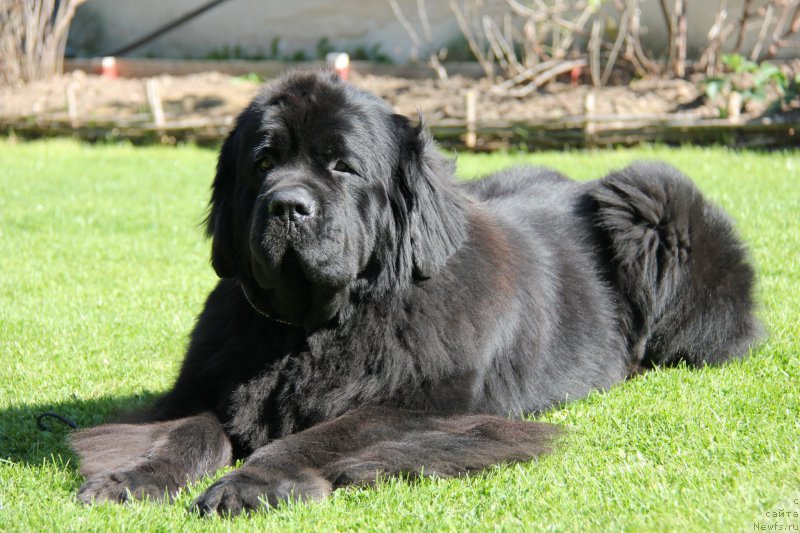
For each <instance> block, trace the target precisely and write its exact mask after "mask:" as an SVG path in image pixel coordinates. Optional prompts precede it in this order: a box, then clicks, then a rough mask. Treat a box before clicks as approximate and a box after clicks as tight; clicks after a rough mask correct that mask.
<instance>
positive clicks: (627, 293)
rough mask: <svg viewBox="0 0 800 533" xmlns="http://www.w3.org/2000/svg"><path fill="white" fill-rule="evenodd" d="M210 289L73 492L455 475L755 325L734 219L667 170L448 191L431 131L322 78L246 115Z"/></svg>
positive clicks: (508, 180)
mask: <svg viewBox="0 0 800 533" xmlns="http://www.w3.org/2000/svg"><path fill="white" fill-rule="evenodd" d="M208 233H209V235H210V236H211V237H212V238H213V246H212V264H213V266H214V269H215V270H216V272H217V273H218V274H219V276H220V277H221V278H222V280H221V281H220V282H219V284H218V285H217V287H216V289H215V290H214V291H213V292H212V293H211V295H210V296H209V298H208V301H207V302H206V305H205V309H204V310H203V312H202V314H201V315H200V318H199V319H198V322H197V326H196V327H195V330H194V332H193V333H192V336H191V343H190V346H189V350H188V354H187V355H186V360H185V361H184V364H183V368H182V369H181V372H180V375H179V376H178V379H177V382H176V383H175V386H174V387H173V389H172V390H171V391H170V392H168V393H167V394H166V395H165V396H164V397H163V398H161V400H160V401H158V402H157V404H156V405H155V406H154V408H153V409H152V410H151V411H150V412H148V413H146V414H143V415H140V416H139V418H138V419H137V420H136V423H126V424H111V425H105V426H100V427H96V428H93V429H89V430H85V431H82V432H79V433H77V434H76V435H75V436H74V438H73V441H72V443H73V447H74V449H75V450H76V452H77V453H78V454H79V455H80V457H81V459H82V472H83V473H84V474H85V475H86V476H87V481H86V483H85V484H84V486H83V487H82V488H81V490H80V493H79V497H80V499H81V500H82V501H84V502H91V501H96V500H112V501H124V500H126V499H127V498H129V497H134V498H141V497H152V498H159V497H163V496H164V495H165V493H166V494H167V495H168V496H171V495H173V494H174V493H175V492H176V491H177V490H178V489H179V488H180V487H181V486H183V485H185V484H186V483H187V482H189V481H192V480H195V479H197V478H198V477H200V476H202V475H204V474H208V473H213V472H214V471H215V470H216V469H218V468H220V467H222V466H225V465H230V464H231V463H232V461H233V460H235V459H237V458H247V461H246V462H245V463H244V466H243V467H242V468H239V469H238V470H235V471H233V472H232V473H230V474H228V475H226V476H224V477H222V478H221V479H220V480H219V481H217V482H216V483H215V484H214V485H212V486H211V487H210V488H209V489H208V490H206V492H205V493H204V494H203V495H202V496H201V497H200V498H199V499H198V500H197V501H196V502H195V507H196V509H197V510H199V511H200V512H202V513H215V512H216V513H232V514H236V513H239V512H241V511H242V510H247V509H256V508H259V507H266V506H273V505H276V504H278V503H279V502H280V501H284V500H288V499H295V500H306V499H316V498H322V497H325V496H326V495H328V494H329V493H330V492H331V490H333V489H334V488H336V487H339V486H343V485H348V484H353V483H362V484H363V483H370V482H373V481H374V480H375V479H376V476H377V475H394V474H398V473H405V474H409V475H420V474H425V475H431V474H433V475H441V476H452V475H461V474H464V473H468V472H471V471H475V470H479V469H481V468H485V467H487V466H489V465H492V464H495V463H498V462H507V461H525V460H528V459H530V458H531V457H534V456H536V455H537V454H540V453H544V452H546V451H547V450H548V447H549V445H550V443H551V440H552V438H553V437H554V436H555V435H556V434H557V430H556V429H554V428H553V426H550V425H547V424H542V423H535V422H525V421H519V420H511V419H509V418H508V416H509V415H513V416H519V415H522V414H523V413H531V412H537V411H541V410H543V409H546V408H548V407H550V406H552V405H554V404H557V403H559V402H563V401H565V400H568V399H569V400H571V399H574V398H580V397H582V396H584V395H586V394H587V393H588V392H589V391H592V390H595V389H606V388H608V387H610V386H611V385H613V384H615V383H618V382H620V381H622V380H624V379H626V377H628V376H629V375H631V374H632V373H635V372H638V371H639V370H640V369H642V368H647V367H651V366H653V365H666V364H671V363H675V362H678V361H686V362H687V363H688V364H691V365H702V364H704V363H717V362H721V361H724V360H726V359H728V358H730V357H735V356H740V355H742V354H744V353H746V352H747V350H748V347H749V346H750V344H751V343H752V342H753V340H754V339H755V338H756V336H757V335H758V332H759V325H758V322H757V321H756V319H755V318H754V317H753V299H752V290H753V284H754V275H753V269H752V268H751V267H750V265H749V264H748V260H747V254H746V251H745V249H744V247H743V245H742V244H741V243H740V242H739V240H738V239H737V238H736V236H735V235H734V231H733V227H732V224H731V222H730V220H729V219H728V217H727V216H726V215H725V214H724V213H722V212H721V211H720V210H719V209H717V208H715V207H713V206H712V205H709V204H708V203H707V202H706V201H705V200H703V198H702V197H701V195H700V193H699V192H698V190H697V189H696V188H695V187H694V186H693V185H692V184H691V183H690V182H689V181H688V180H687V179H686V178H685V177H683V176H682V175H681V174H680V173H679V172H678V171H676V170H675V169H673V168H671V167H669V166H666V165H663V164H637V165H633V166H631V167H628V168H626V169H624V170H622V171H619V172H616V173H613V174H611V175H609V176H607V177H605V178H603V179H601V180H599V181H595V182H589V183H577V182H573V181H570V180H568V179H566V178H564V177H563V176H561V175H559V174H557V173H556V172H553V171H550V170H544V169H534V168H520V169H516V170H512V171H509V172H504V173H500V174H496V175H493V176H489V177H487V178H484V179H482V180H480V181H475V182H471V183H466V184H463V185H457V184H456V183H455V182H454V181H453V167H452V164H451V163H450V162H449V161H447V160H446V159H445V158H444V157H443V156H442V155H440V153H439V152H438V151H437V149H436V147H435V145H434V144H433V142H432V141H431V139H430V135H429V134H428V132H427V131H426V130H425V128H424V127H423V126H421V125H420V126H417V127H414V126H412V125H410V124H409V121H408V120H407V119H406V118H404V117H401V116H398V115H395V114H393V113H392V110H391V109H390V108H389V106H388V105H387V104H386V103H384V102H383V101H381V100H380V99H378V98H376V97H374V96H372V95H370V94H367V93H364V92H362V91H360V90H358V89H356V88H354V87H352V86H350V85H347V84H345V83H343V82H341V81H339V80H338V79H336V78H335V77H333V76H332V75H328V74H324V73H295V74H291V75H288V76H284V77H283V78H281V79H279V80H277V81H275V82H274V83H272V84H270V85H269V86H268V87H266V88H265V89H264V90H263V91H262V92H261V94H260V95H259V96H258V97H256V99H255V100H254V101H253V102H252V103H251V104H250V106H249V107H247V109H245V110H244V112H243V113H242V114H241V115H240V116H239V119H238V121H237V124H236V127H235V128H234V130H233V131H232V132H231V134H230V135H229V137H228V139H227V140H226V141H225V144H224V146H223V147H222V152H221V154H220V158H219V164H218V167H217V175H216V178H215V180H214V185H213V193H212V197H211V210H210V214H209V217H208Z"/></svg>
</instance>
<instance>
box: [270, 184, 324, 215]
mask: <svg viewBox="0 0 800 533" xmlns="http://www.w3.org/2000/svg"><path fill="white" fill-rule="evenodd" d="M267 210H268V212H269V216H271V217H277V218H280V219H281V220H283V221H284V222H289V221H291V222H303V221H305V220H307V219H309V218H311V217H313V216H314V214H315V213H316V211H317V203H316V202H315V201H314V198H312V197H311V193H310V192H309V191H308V189H306V188H305V187H290V188H288V189H281V190H278V191H274V192H272V193H270V194H269V196H267Z"/></svg>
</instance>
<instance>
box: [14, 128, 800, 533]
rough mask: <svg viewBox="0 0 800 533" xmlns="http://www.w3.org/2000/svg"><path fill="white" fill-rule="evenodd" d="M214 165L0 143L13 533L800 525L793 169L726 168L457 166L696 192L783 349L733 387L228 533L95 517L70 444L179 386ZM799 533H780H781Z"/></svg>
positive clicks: (722, 163)
mask: <svg viewBox="0 0 800 533" xmlns="http://www.w3.org/2000/svg"><path fill="white" fill-rule="evenodd" d="M215 157H216V154H215V153H214V152H212V151H209V150H204V149H199V148H194V147H182V148H177V149H175V148H160V147H150V148H133V147H130V146H125V145H110V146H86V145H82V144H78V143H75V142H71V141H47V142H35V143H29V144H25V143H23V144H13V143H9V142H0V273H1V274H0V529H3V530H9V529H10V530H64V529H81V530H103V531H106V530H129V531H138V530H203V529H208V530H220V529H223V530H226V529H229V528H230V529H233V530H240V529H241V530H248V531H250V530H261V531H263V530H286V529H288V530H299V531H316V530H320V531H340V530H406V531H417V530H434V529H435V530H454V531H461V530H486V529H495V528H497V529H504V530H508V531H516V530H520V529H525V530H540V529H555V530H586V531H594V530H609V529H611V530H619V529H625V530H633V531H650V530H683V531H699V530H708V529H715V530H719V531H728V530H753V527H754V524H758V523H764V524H767V523H775V522H776V520H777V521H778V522H780V523H783V524H785V525H791V524H800V519H799V518H793V516H794V515H789V514H788V513H784V517H783V518H773V517H771V515H769V514H768V513H770V512H772V511H775V512H778V511H780V510H783V511H789V510H792V511H798V512H800V505H799V504H800V422H798V414H800V362H798V361H799V359H798V352H799V351H800V339H798V333H800V320H799V319H800V312H798V309H800V289H798V287H800V152H774V153H756V152H736V151H729V150H725V149H722V148H716V149H696V148H682V149H668V148H660V147H656V148H641V149H636V150H618V151H597V152H584V151H581V152H566V153H556V152H552V153H541V154H515V155H508V154H491V155H466V154H464V155H461V156H459V158H458V163H459V175H460V176H461V177H464V178H469V177H473V176H475V175H480V174H484V173H486V172H489V171H492V170H496V169H500V168H503V167H506V166H509V165H516V164H545V165H548V166H552V167H554V168H556V169H558V170H560V171H562V172H564V173H566V174H568V175H571V176H574V177H577V178H581V179H588V178H592V177H599V176H601V175H602V174H604V173H605V172H607V171H608V170H610V169H612V168H618V167H620V166H623V165H625V164H627V163H629V162H630V161H632V160H636V159H652V158H659V159H664V160H667V161H669V162H671V163H672V164H674V165H676V166H678V167H679V168H681V169H682V170H683V171H684V172H686V173H688V174H689V175H691V176H692V177H693V178H694V179H695V180H696V182H697V184H698V186H699V187H700V188H701V189H702V190H703V191H704V192H705V193H706V195H707V196H708V197H709V198H712V199H713V200H714V201H715V202H717V203H718V204H720V205H722V206H723V207H724V208H725V209H727V210H728V211H729V212H730V213H731V214H732V215H733V216H734V218H735V219H736V220H737V222H738V227H739V230H740V233H741V235H742V236H743V238H744V239H745V240H746V241H747V242H748V243H749V245H750V248H751V250H752V255H753V258H754V262H755V263H756V265H757V269H758V272H759V301H760V303H761V311H760V314H761V315H762V317H763V319H764V321H765V323H766V325H767V328H768V330H769V335H768V338H767V340H766V342H765V343H764V344H763V345H762V346H761V347H759V348H758V349H757V350H756V351H755V352H754V353H753V354H751V356H750V357H749V358H747V359H745V360H743V361H737V362H735V363H733V364H729V365H726V366H723V367H719V368H706V369H702V370H699V371H698V370H690V369H687V368H676V369H668V370H660V371H657V372H653V373H651V374H648V375H645V376H644V377H642V378H638V379H635V380H632V381H630V382H627V383H625V384H623V385H620V386H618V387H615V388H614V389H612V390H611V391H609V392H607V393H603V394H599V393H598V394H592V395H591V396H590V397H589V398H587V399H585V400H581V401H577V402H573V403H571V404H569V405H567V406H565V407H562V408H559V409H556V410H553V411H551V412H548V413H547V414H546V415H545V416H544V417H543V418H544V419H547V420H550V421H552V422H555V423H557V424H559V425H562V426H564V427H567V428H569V429H570V431H569V433H568V436H567V438H566V440H565V443H564V445H563V446H562V447H561V448H560V449H559V450H558V451H557V452H556V453H554V454H552V455H550V456H548V457H545V458H543V459H541V460H540V461H538V462H536V463H531V464H524V465H514V466H506V467H498V468H495V469H493V470H491V471H489V472H488V473H486V474H484V475H480V476H476V477H472V478H467V479H456V480H439V479H434V480H425V481H422V482H417V483H413V484H410V483H406V482H403V481H397V480H390V481H387V482H385V483H383V484H382V485H381V486H380V487H379V488H378V489H377V490H349V491H339V492H337V493H336V494H335V496H334V497H333V498H332V499H330V500H328V501H325V502H321V503H317V504H312V505H296V506H289V507H285V508H281V509H278V510H276V511H274V512H271V513H269V514H260V515H258V516H252V517H245V518H239V519H236V520H234V521H222V520H218V519H211V520H203V519H199V518H197V517H194V516H191V515H189V514H187V512H186V507H187V506H188V504H189V502H190V501H191V500H192V498H193V497H194V496H196V495H198V494H199V492H200V491H201V490H202V489H203V487H204V486H206V485H207V484H208V482H209V481H210V480H206V481H205V482H204V483H200V484H198V485H196V486H193V487H190V488H189V489H188V490H187V491H186V492H184V493H183V494H182V495H181V496H180V497H179V499H178V501H177V502H176V504H175V505H172V506H163V505H159V504H153V503H137V504H133V505H127V506H114V505H99V506H96V507H92V508H85V507H81V506H80V505H78V504H77V503H76V501H75V499H74V494H75V491H76V490H77V487H78V486H79V484H80V482H81V479H80V477H79V476H78V475H77V473H76V472H75V458H74V457H73V455H72V454H71V453H70V452H69V451H68V450H67V448H66V446H65V443H64V437H65V435H66V430H65V429H64V428H61V427H59V426H56V429H55V431H54V432H52V433H45V432H41V431H39V430H38V429H37V428H36V425H35V415H36V414H38V413H40V412H42V411H47V410H54V411H57V412H59V413H61V414H63V415H66V416H69V417H71V418H73V419H75V420H76V421H77V422H78V423H79V424H81V425H82V426H87V425H91V424H94V423H98V422H100V421H101V420H103V419H104V417H106V416H107V415H108V414H109V413H111V412H114V411H118V410H120V409H124V408H129V407H133V406H135V405H138V404H140V403H141V402H143V401H147V400H148V399H150V398H152V396H153V395H154V394H157V393H159V392H161V391H163V390H165V389H166V388H167V387H169V385H170V383H171V381H172V379H173V378H174V376H175V374H176V372H177V367H178V364H179V362H180V360H181V357H182V353H183V350H184V346H185V343H186V337H187V334H188V332H189V331H190V329H191V327H192V323H193V320H194V317H195V315H196V314H197V312H198V311H199V310H200V307H201V305H202V302H203V299H204V298H205V295H206V294H207V292H208V291H209V289H210V288H211V287H212V286H213V284H214V282H215V276H214V273H213V271H212V270H211V268H210V267H209V266H208V251H209V246H208V243H207V242H205V241H204V239H203V236H202V231H201V228H200V224H201V222H202V220H203V217H204V215H205V208H206V202H207V193H208V186H209V184H210V180H211V177H212V171H213V167H214V163H215ZM795 527H800V526H795ZM785 530H786V529H785Z"/></svg>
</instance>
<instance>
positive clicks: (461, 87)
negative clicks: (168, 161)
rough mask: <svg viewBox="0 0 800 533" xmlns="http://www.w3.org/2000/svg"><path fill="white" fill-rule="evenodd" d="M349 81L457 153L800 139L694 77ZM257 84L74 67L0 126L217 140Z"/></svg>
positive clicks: (9, 92) (23, 91)
mask: <svg viewBox="0 0 800 533" xmlns="http://www.w3.org/2000/svg"><path fill="white" fill-rule="evenodd" d="M218 66H219V65H218ZM175 68H176V69H177V67H175ZM363 70H364V71H366V70H367V69H363ZM177 71H180V69H177ZM183 71H184V72H189V71H187V70H185V69H184V70H183ZM398 72H400V71H398ZM352 81H353V82H354V83H355V84H356V85H358V86H360V87H363V88H365V89H367V90H369V91H371V92H374V93H376V94H378V95H379V96H381V97H382V98H384V99H386V100H387V101H389V103H390V104H391V105H392V106H393V107H394V108H395V109H396V110H397V111H398V112H399V113H403V114H406V115H410V116H416V114H417V113H418V112H421V113H422V114H423V116H424V117H425V119H426V121H427V123H428V125H429V126H430V127H431V129H432V130H433V132H434V134H435V135H436V137H437V138H438V139H439V140H440V141H441V142H443V143H444V144H446V145H451V146H456V147H458V146H463V145H464V144H466V145H467V146H468V147H470V148H474V149H493V148H498V147H504V146H520V145H524V146H527V147H528V148H541V147H548V148H557V147H564V146H585V145H618V144H626V145H629V144H636V143H639V142H653V141H660V142H666V143H681V142H697V143H701V144H708V143H727V144H731V143H732V144H737V145H755V146H783V145H792V144H797V142H798V139H799V138H800V137H798V135H799V134H798V133H797V132H798V130H800V101H799V100H798V98H795V99H794V100H793V101H789V102H787V103H785V104H784V106H783V109H782V110H781V112H779V113H772V114H769V115H767V114H765V112H766V110H767V106H768V104H769V102H770V101H771V100H774V98H775V97H777V95H776V94H768V97H767V99H766V100H763V101H759V100H756V99H748V100H746V101H741V102H734V105H735V107H736V108H737V110H738V108H741V111H740V113H737V112H736V110H734V111H733V112H732V113H731V112H730V110H729V108H730V106H731V103H730V102H728V101H727V100H725V99H717V100H713V101H712V100H709V99H708V98H707V97H706V94H705V90H704V85H703V80H702V79H700V78H697V79H691V80H674V79H673V80H662V79H645V80H635V81H632V82H630V83H628V84H624V85H618V86H610V87H602V88H595V87H592V86H590V85H586V84H582V83H576V84H572V83H569V80H565V81H563V82H561V81H559V82H554V83H551V84H549V85H547V86H546V87H544V88H542V89H540V90H537V91H531V92H530V94H528V95H526V96H522V97H515V96H511V95H509V93H508V91H498V90H497V86H496V84H494V83H492V82H490V81H489V80H487V79H485V78H483V79H473V78H471V77H467V76H463V75H455V76H451V77H450V79H449V80H447V81H442V80H438V79H433V78H427V79H425V78H419V77H416V78H405V77H397V76H390V75H386V74H370V73H366V72H359V71H354V72H353V74H352ZM148 84H149V85H150V90H151V91H155V92H156V93H157V97H156V98H157V100H158V105H160V107H161V108H162V109H163V114H162V116H163V118H161V117H160V116H158V114H157V113H154V103H153V99H152V96H153V95H152V94H150V95H148V88H147V87H148ZM259 85H260V77H259V76H256V75H252V74H251V75H244V76H237V75H233V74H223V73H219V72H194V73H188V74H186V75H180V76H172V75H164V74H162V75H157V76H152V77H148V78H122V77H120V78H115V79H109V78H105V77H101V76H97V75H90V74H86V73H85V72H84V71H82V70H75V71H72V72H69V73H67V74H65V75H64V76H61V77H58V78H55V79H51V80H48V81H42V82H34V83H30V84H27V85H18V86H1V87H0V129H2V131H5V132H14V133H16V134H17V135H22V136H30V137H38V136H61V135H66V136H77V137H80V138H85V139H89V140H97V139H103V138H127V139H131V140H133V141H139V142H153V141H155V142H176V141H194V142H200V143H208V142H217V141H218V140H219V139H220V138H222V137H223V136H224V135H225V133H226V132H227V131H228V130H229V129H230V127H231V125H232V124H233V121H234V119H235V116H236V114H237V113H238V112H239V111H240V110H241V109H242V108H243V107H244V106H245V105H246V104H247V102H248V101H249V100H250V98H252V96H253V95H254V94H255V93H256V92H257V90H258V87H259ZM148 96H150V97H148ZM468 102H472V104H468ZM740 104H741V105H740ZM470 106H471V107H472V109H471V111H472V112H471V113H470V110H468V107H470ZM721 115H728V116H727V117H726V118H720V117H721Z"/></svg>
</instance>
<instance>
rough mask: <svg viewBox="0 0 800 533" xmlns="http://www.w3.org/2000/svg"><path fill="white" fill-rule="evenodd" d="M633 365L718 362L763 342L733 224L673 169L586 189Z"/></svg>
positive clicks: (657, 168)
mask: <svg viewBox="0 0 800 533" xmlns="http://www.w3.org/2000/svg"><path fill="white" fill-rule="evenodd" d="M589 186H590V187H591V192H590V196H591V197H592V200H593V203H594V223H595V225H596V227H597V228H598V229H599V231H600V232H601V234H603V237H602V240H603V241H605V242H606V243H607V244H608V245H609V247H610V250H609V251H610V256H611V262H612V265H611V278H612V280H614V282H615V283H616V289H617V290H618V291H619V292H620V293H621V294H620V302H621V306H622V309H621V312H622V315H623V327H624V329H625V330H626V331H625V333H626V334H627V335H628V339H629V346H630V349H631V352H632V354H633V361H632V363H634V364H637V363H642V364H644V365H654V364H655V365H668V364H674V363H676V362H678V361H686V362H687V363H689V364H692V365H700V364H702V363H718V362H722V361H724V360H726V359H728V358H730V357H737V356H741V355H743V354H745V353H747V351H748V349H749V347H750V345H751V344H752V343H753V342H754V340H755V339H756V338H757V337H758V336H759V335H760V332H761V327H760V324H759V322H758V320H757V319H756V318H755V316H754V314H753V311H754V309H753V308H754V301H753V289H754V285H755V274H754V272H753V268H752V267H751V265H750V263H749V260H748V255H747V251H746V249H745V247H744V245H743V244H742V242H741V241H740V240H739V238H738V237H737V236H736V234H735V231H734V227H733V223H732V221H731V220H730V218H729V217H728V216H727V215H726V214H725V213H724V212H723V211H722V210H720V209H719V208H717V207H715V206H713V205H711V204H710V203H708V202H707V201H706V200H705V199H704V198H703V197H702V195H701V194H700V191H699V190H698V189H697V188H696V187H695V186H694V185H693V184H692V183H691V181H689V179H688V178H686V177H685V176H684V175H682V174H681V173H680V172H679V171H678V170H676V169H675V168H673V167H671V166H669V165H666V164H662V163H637V164H633V165H631V166H629V167H627V168H625V169H623V170H621V171H619V172H614V173H612V174H610V175H608V176H607V177H605V178H603V179H601V180H599V181H597V182H594V183H592V184H590V185H589Z"/></svg>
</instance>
